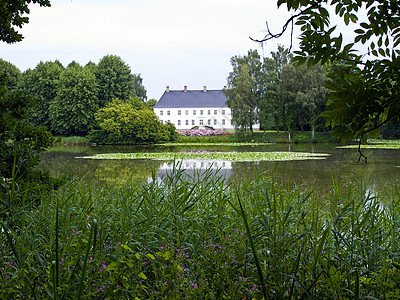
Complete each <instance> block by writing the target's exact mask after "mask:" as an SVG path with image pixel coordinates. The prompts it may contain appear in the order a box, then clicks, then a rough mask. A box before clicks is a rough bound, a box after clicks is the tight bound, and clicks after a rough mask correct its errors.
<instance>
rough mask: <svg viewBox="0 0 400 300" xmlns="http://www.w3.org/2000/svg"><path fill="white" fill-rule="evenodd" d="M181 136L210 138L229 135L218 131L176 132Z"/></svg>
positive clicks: (226, 132)
mask: <svg viewBox="0 0 400 300" xmlns="http://www.w3.org/2000/svg"><path fill="white" fill-rule="evenodd" d="M178 132H179V134H180V135H182V136H212V135H227V134H231V132H228V131H220V130H213V129H204V130H202V129H189V130H179V131H178Z"/></svg>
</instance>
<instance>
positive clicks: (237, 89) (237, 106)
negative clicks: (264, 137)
mask: <svg viewBox="0 0 400 300" xmlns="http://www.w3.org/2000/svg"><path fill="white" fill-rule="evenodd" d="M231 64H232V67H233V71H232V72H230V73H229V77H228V87H229V89H227V90H225V91H224V92H225V95H226V96H227V97H228V101H227V105H228V107H229V108H231V110H232V122H233V124H234V126H235V128H236V129H237V130H239V131H241V132H243V133H246V132H247V131H250V132H252V131H253V125H254V124H256V122H257V121H258V101H259V89H258V85H257V84H258V81H259V78H260V76H261V65H262V63H261V58H260V56H259V54H258V52H257V51H255V50H249V52H248V54H247V55H245V56H243V57H241V56H234V57H232V58H231Z"/></svg>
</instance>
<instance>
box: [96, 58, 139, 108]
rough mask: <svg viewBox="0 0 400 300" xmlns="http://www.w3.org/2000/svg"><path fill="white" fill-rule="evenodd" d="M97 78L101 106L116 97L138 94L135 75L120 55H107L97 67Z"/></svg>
mask: <svg viewBox="0 0 400 300" xmlns="http://www.w3.org/2000/svg"><path fill="white" fill-rule="evenodd" d="M139 78H140V76H139ZM96 80H97V84H98V87H99V91H98V99H99V106H100V107H104V106H105V104H106V103H107V102H109V101H111V100H112V99H114V98H119V99H123V100H125V99H129V98H130V97H135V95H136V91H135V76H134V75H133V74H132V73H131V68H130V67H129V66H128V65H127V64H126V63H125V62H124V61H123V60H122V59H121V58H120V57H119V56H115V55H106V56H104V57H103V58H102V59H101V60H100V62H99V64H98V65H97V69H96ZM136 80H138V78H136ZM139 81H140V82H141V80H139ZM144 96H145V95H144Z"/></svg>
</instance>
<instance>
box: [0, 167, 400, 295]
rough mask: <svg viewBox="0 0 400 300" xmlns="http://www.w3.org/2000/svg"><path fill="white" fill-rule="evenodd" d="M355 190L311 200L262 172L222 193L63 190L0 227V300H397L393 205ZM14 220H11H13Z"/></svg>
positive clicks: (211, 186)
mask: <svg viewBox="0 0 400 300" xmlns="http://www.w3.org/2000/svg"><path fill="white" fill-rule="evenodd" d="M399 198H400V195H399V192H398V190H397V189H396V188H395V187H393V190H391V191H388V193H387V195H385V196H384V197H383V198H377V197H376V196H375V195H373V194H371V193H369V192H368V191H367V190H366V188H365V187H364V186H363V184H362V182H359V183H358V184H356V185H354V186H347V187H344V186H340V185H338V184H337V183H336V182H333V184H332V189H331V192H330V194H328V195H326V196H325V197H324V198H317V197H316V196H314V194H313V193H312V192H309V191H308V192H306V191H302V190H300V189H299V188H297V187H296V188H293V189H290V190H285V189H281V188H279V187H278V186H277V185H276V184H274V183H273V182H271V179H270V178H269V177H268V176H266V175H265V174H260V175H259V176H257V178H256V179H255V180H253V181H246V180H243V181H241V182H240V184H237V185H231V186H229V185H227V184H226V182H225V181H224V179H223V178H222V177H218V176H215V175H213V174H212V172H211V170H206V171H205V172H195V173H193V174H191V175H190V174H186V173H185V172H184V171H183V170H182V169H181V168H180V166H179V164H177V165H176V166H175V168H174V170H173V171H172V172H171V173H170V174H168V175H167V176H166V177H165V178H163V179H162V180H158V179H157V178H156V177H155V176H153V180H152V181H151V182H149V183H145V184H144V183H136V182H131V183H129V184H124V185H119V184H108V185H107V184H106V185H104V186H100V187H99V186H94V185H90V186H84V185H80V184H79V182H71V183H69V184H67V185H66V186H65V187H64V188H63V189H62V190H61V191H59V192H54V193H53V194H51V195H48V196H47V197H43V200H42V203H40V204H39V205H38V206H37V207H35V208H33V209H30V210H27V209H26V208H24V209H22V208H21V209H20V210H18V209H17V208H15V209H14V210H13V213H15V214H18V218H19V222H10V221H9V220H8V219H7V218H3V220H2V221H1V223H0V226H1V227H2V229H1V232H0V298H1V299H18V298H19V299H27V298H36V299H43V298H56V299H71V298H72V299H75V298H77V299H79V298H81V299H83V298H95V299H106V298H108V299H118V298H124V299H128V298H132V299H135V297H138V298H139V299H144V298H150V299H160V298H161V299H162V298H168V299H169V298H181V299H191V298H229V299H246V298H248V299H252V298H256V299H261V298H263V297H264V298H267V299H321V298H329V299H332V298H336V299H341V298H354V299H358V298H367V297H369V298H370V299H373V298H377V299H381V298H385V299H395V298H396V297H397V295H398V293H399V290H400V275H399V274H400V270H398V269H399V265H400V258H399V241H398V236H399V231H400V210H399V208H400V204H399V203H400V202H399ZM14 219H15V218H14Z"/></svg>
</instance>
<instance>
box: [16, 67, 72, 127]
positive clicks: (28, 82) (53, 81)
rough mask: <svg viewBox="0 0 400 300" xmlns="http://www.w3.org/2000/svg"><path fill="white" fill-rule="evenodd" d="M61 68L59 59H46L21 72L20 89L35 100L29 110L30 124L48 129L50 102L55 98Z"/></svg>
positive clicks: (62, 68)
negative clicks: (53, 60) (33, 67)
mask: <svg viewBox="0 0 400 300" xmlns="http://www.w3.org/2000/svg"><path fill="white" fill-rule="evenodd" d="M63 70H64V67H63V66H62V64H61V63H60V62H59V61H55V62H50V61H48V62H40V63H38V64H37V65H36V67H35V69H33V70H30V69H28V70H26V71H25V72H24V73H23V76H22V80H21V83H20V89H21V90H23V91H24V92H25V93H26V94H29V95H30V96H32V97H34V98H35V99H36V101H37V104H36V105H35V106H33V107H32V108H31V110H30V112H29V119H30V121H31V122H32V124H34V125H38V126H46V127H47V129H49V130H50V127H51V126H50V115H49V109H50V104H51V103H52V102H53V101H54V100H55V98H56V95H57V90H58V84H59V79H60V76H61V73H62V72H63Z"/></svg>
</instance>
